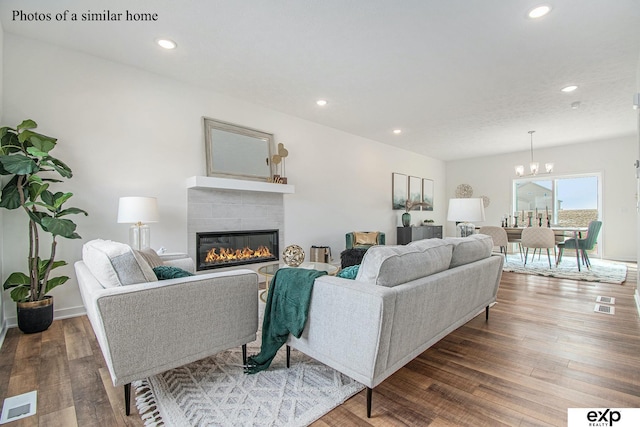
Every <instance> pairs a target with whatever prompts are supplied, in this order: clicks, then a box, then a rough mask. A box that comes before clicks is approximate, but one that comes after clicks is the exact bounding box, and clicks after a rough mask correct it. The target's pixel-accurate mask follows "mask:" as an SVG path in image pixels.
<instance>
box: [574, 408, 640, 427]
mask: <svg viewBox="0 0 640 427" xmlns="http://www.w3.org/2000/svg"><path fill="white" fill-rule="evenodd" d="M567 421H568V423H567V427H614V426H615V427H634V426H635V427H637V426H640V408H595V409H594V408H569V412H568V420H567Z"/></svg>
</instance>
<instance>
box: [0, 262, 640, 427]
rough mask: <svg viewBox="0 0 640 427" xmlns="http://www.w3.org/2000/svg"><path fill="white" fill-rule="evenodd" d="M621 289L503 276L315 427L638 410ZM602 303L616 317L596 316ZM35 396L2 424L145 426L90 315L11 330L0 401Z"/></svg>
mask: <svg viewBox="0 0 640 427" xmlns="http://www.w3.org/2000/svg"><path fill="white" fill-rule="evenodd" d="M629 267H630V268H629V271H628V274H627V281H626V282H625V283H624V284H623V285H609V284H596V283H587V282H577V281H572V280H560V279H554V278H545V277H538V276H528V275H522V274H516V273H504V274H503V277H502V282H501V285H500V290H499V293H498V303H497V304H496V305H495V306H494V307H493V308H492V309H491V312H490V318H489V321H488V322H485V320H484V314H482V315H480V316H478V317H476V318H475V319H473V320H471V321H470V322H469V323H467V324H466V325H464V326H462V327H460V328H459V329H458V330H456V331H454V332H453V333H451V334H450V335H448V336H447V337H446V338H444V339H443V340H442V341H440V342H439V343H437V344H436V345H435V346H433V347H431V348H430V349H428V350H427V351H425V352H424V353H423V354H422V355H420V356H419V357H417V358H416V359H414V360H413V361H411V362H410V363H409V364H407V365H406V366H405V367H404V368H402V369H400V370H399V371H398V372H396V373H395V374H394V375H392V376H391V377H390V378H388V379H387V380H386V381H384V382H383V383H382V384H381V385H380V386H378V387H376V389H375V390H374V393H373V410H372V418H370V419H367V418H366V414H365V412H366V409H365V399H366V395H365V392H364V391H363V392H361V393H359V394H357V395H356V396H354V397H353V398H351V399H349V400H348V401H347V402H345V403H344V404H343V405H341V406H339V407H338V408H336V409H334V410H333V411H331V412H330V413H328V414H326V415H325V416H324V417H322V418H321V419H320V420H318V421H316V422H315V423H314V424H313V425H314V426H318V427H320V426H369V425H370V426H425V425H431V426H485V425H486V426H499V425H508V426H544V425H552V426H564V425H566V422H567V408H573V407H575V408H587V407H589V408H602V407H605V408H607V407H615V408H625V407H636V408H638V407H640V319H639V317H638V312H637V310H636V307H635V301H634V298H633V293H634V289H635V286H636V279H635V277H636V270H635V268H636V267H635V265H631V264H630V265H629ZM598 295H604V296H612V297H615V298H616V302H615V315H608V314H602V313H595V312H594V305H595V299H596V297H597V296H598ZM31 390H38V413H37V414H36V415H34V416H32V417H29V418H25V419H23V420H18V421H14V422H12V423H9V424H7V425H9V426H65V427H66V426H81V427H84V426H101V427H102V426H142V425H143V423H142V421H141V419H140V418H139V416H138V415H137V413H136V409H135V406H133V405H132V414H131V415H130V416H129V417H126V416H125V415H124V408H123V401H122V400H123V396H122V394H123V392H122V388H121V387H118V388H117V389H115V388H114V387H113V386H112V384H111V379H110V378H109V373H108V371H107V369H106V367H105V364H104V360H103V358H102V354H101V352H100V349H99V348H98V345H97V342H96V340H95V337H94V335H93V331H92V329H91V326H90V324H89V321H88V320H87V318H86V316H82V317H76V318H72V319H65V320H57V321H55V322H54V323H53V325H52V326H51V327H50V328H49V330H47V331H46V332H44V333H41V334H35V335H24V334H22V333H21V332H20V331H18V330H17V329H16V328H14V329H11V330H9V331H8V333H7V337H6V339H5V342H4V345H3V346H2V349H1V350H0V402H2V401H3V400H4V398H6V397H9V396H14V395H17V394H21V393H25V392H27V391H31Z"/></svg>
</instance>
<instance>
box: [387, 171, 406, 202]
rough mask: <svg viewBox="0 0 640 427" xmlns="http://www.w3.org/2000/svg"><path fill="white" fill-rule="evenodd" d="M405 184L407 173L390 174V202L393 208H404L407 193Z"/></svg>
mask: <svg viewBox="0 0 640 427" xmlns="http://www.w3.org/2000/svg"><path fill="white" fill-rule="evenodd" d="M407 184H408V181H407V175H404V174H401V173H395V172H393V173H392V174H391V203H392V206H393V209H394V210H397V209H404V206H405V203H406V202H407V197H408V195H409V188H408V187H407Z"/></svg>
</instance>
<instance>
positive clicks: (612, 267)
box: [504, 252, 627, 284]
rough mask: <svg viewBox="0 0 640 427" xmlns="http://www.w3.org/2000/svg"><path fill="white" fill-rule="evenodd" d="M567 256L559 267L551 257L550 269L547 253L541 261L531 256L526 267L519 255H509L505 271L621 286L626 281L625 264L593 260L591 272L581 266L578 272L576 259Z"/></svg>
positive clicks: (565, 255)
mask: <svg viewBox="0 0 640 427" xmlns="http://www.w3.org/2000/svg"><path fill="white" fill-rule="evenodd" d="M567 255H568V253H566V252H565V254H564V256H563V257H562V262H561V263H560V264H559V265H558V267H556V266H555V265H554V260H553V257H551V265H553V267H552V268H549V260H548V259H547V255H546V253H543V254H542V256H541V257H540V258H539V259H538V255H536V256H535V259H534V260H533V261H531V255H529V259H528V261H527V265H526V267H525V266H524V263H523V261H522V260H521V259H520V255H519V254H509V255H507V259H506V263H505V265H504V271H511V272H514V273H524V274H534V275H538V276H546V277H557V278H560V279H573V280H583V281H587V282H600V283H614V284H621V283H623V282H624V281H625V280H626V277H627V266H626V265H624V264H621V263H616V262H613V261H605V260H600V259H591V269H590V270H588V269H587V268H586V267H584V266H581V271H578V267H577V265H576V259H575V257H570V256H567Z"/></svg>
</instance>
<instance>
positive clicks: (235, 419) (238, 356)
mask: <svg viewBox="0 0 640 427" xmlns="http://www.w3.org/2000/svg"><path fill="white" fill-rule="evenodd" d="M263 309H264V303H260V310H261V313H262V310H263ZM261 317H262V316H261ZM259 325H260V326H262V318H261V319H260V323H259ZM259 337H260V331H258V340H256V341H254V342H252V343H250V344H248V346H247V347H248V354H249V355H251V354H255V353H258V352H259V351H260V339H259ZM133 386H134V388H135V390H136V405H137V407H138V412H139V413H140V414H141V415H142V419H143V420H144V422H145V426H163V425H164V426H171V427H182V426H256V427H257V426H305V425H308V424H310V423H312V422H313V421H315V420H317V419H318V418H320V417H321V416H323V415H324V414H326V413H327V412H329V411H330V410H332V409H333V408H335V407H336V406H338V405H340V404H341V403H343V402H344V401H345V400H347V399H348V398H349V397H351V396H353V395H354V394H356V393H358V392H359V391H360V390H362V389H364V386H363V385H362V384H360V383H358V382H356V381H354V380H352V379H351V378H349V377H347V376H345V375H342V374H341V373H339V372H338V371H336V370H334V369H332V368H329V367H328V366H325V365H323V364H321V363H319V362H316V361H315V360H313V359H311V358H309V357H307V356H306V355H304V354H302V353H300V352H298V351H295V350H292V351H291V368H289V369H287V367H286V353H285V348H284V347H283V348H282V349H280V351H279V352H278V354H277V356H276V358H275V359H274V360H273V363H272V364H271V366H270V367H269V369H268V370H266V371H262V372H259V373H257V374H255V375H247V374H245V373H244V371H243V368H242V350H241V348H239V347H238V348H237V349H231V350H228V351H223V352H221V353H218V354H216V355H214V356H211V357H208V358H206V359H202V360H199V361H197V362H194V363H192V364H189V365H186V366H183V367H180V368H176V369H172V370H170V371H167V372H164V373H162V374H159V375H156V376H154V377H150V378H147V379H146V380H143V381H138V382H135V383H133Z"/></svg>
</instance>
